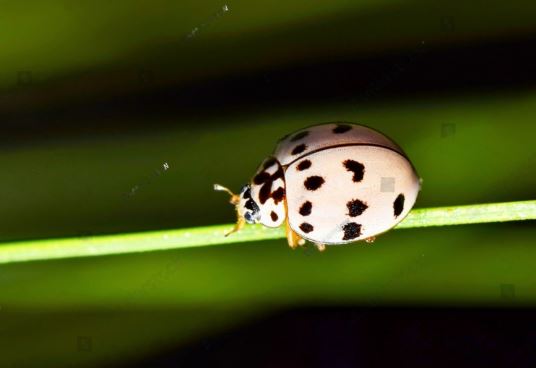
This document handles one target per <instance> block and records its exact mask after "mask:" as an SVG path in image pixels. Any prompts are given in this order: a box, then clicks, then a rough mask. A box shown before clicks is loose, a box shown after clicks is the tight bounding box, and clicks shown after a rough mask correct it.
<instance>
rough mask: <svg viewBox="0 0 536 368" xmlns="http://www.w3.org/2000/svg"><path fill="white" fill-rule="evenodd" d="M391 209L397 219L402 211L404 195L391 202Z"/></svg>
mask: <svg viewBox="0 0 536 368" xmlns="http://www.w3.org/2000/svg"><path fill="white" fill-rule="evenodd" d="M393 209H394V211H395V217H398V216H399V215H400V214H401V213H402V211H403V210H404V195H403V194H402V193H400V194H399V195H398V197H396V199H395V201H394V202H393Z"/></svg>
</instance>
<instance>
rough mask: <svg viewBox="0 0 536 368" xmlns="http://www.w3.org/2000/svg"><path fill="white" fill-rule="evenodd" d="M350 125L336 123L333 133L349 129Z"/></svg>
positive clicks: (341, 132)
mask: <svg viewBox="0 0 536 368" xmlns="http://www.w3.org/2000/svg"><path fill="white" fill-rule="evenodd" d="M351 129H352V126H351V125H348V124H337V126H336V127H335V128H333V133H335V134H343V133H346V132H347V131H349V130H351Z"/></svg>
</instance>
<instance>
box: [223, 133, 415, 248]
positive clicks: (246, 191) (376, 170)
mask: <svg viewBox="0 0 536 368" xmlns="http://www.w3.org/2000/svg"><path fill="white" fill-rule="evenodd" d="M420 188H421V179H420V178H419V176H418V175H417V173H416V171H415V168H414V167H413V165H412V164H411V162H410V160H409V158H408V157H407V155H406V154H405V153H404V151H403V150H402V149H401V148H400V147H399V146H398V145H397V144H396V143H394V142H393V141H392V140H391V139H389V138H387V137H386V136H385V135H383V134H382V133H380V132H378V131H376V130H374V129H371V128H369V127H366V126H362V125H357V124H350V123H328V124H321V125H315V126H311V127H308V128H304V129H302V130H299V131H297V132H294V133H292V134H289V135H287V136H285V137H283V138H281V139H280V141H279V142H278V144H277V147H276V148H275V151H274V153H273V154H272V156H270V157H268V158H267V159H266V160H264V162H262V164H261V165H260V167H259V168H258V170H257V172H256V174H255V176H254V177H253V179H252V180H251V182H250V183H249V184H246V185H244V186H243V187H242V189H241V190H240V194H233V193H232V192H231V191H230V190H229V189H227V188H225V187H223V186H221V185H218V184H216V185H214V189H215V190H222V191H226V192H228V193H229V194H230V195H231V201H230V202H231V203H232V204H233V205H235V208H236V212H237V217H238V220H237V222H236V225H235V227H234V228H233V229H232V230H231V231H230V232H229V233H227V234H226V236H227V235H229V234H231V233H233V232H236V231H239V230H240V229H242V227H243V226H244V225H245V223H248V224H254V223H260V224H263V225H264V226H267V227H279V226H281V225H283V224H285V227H286V235H287V240H288V244H289V246H290V247H291V248H293V249H294V248H296V247H298V245H304V244H305V240H308V241H310V242H312V243H314V244H315V245H316V246H317V248H318V249H319V250H324V249H325V246H326V245H335V244H347V243H351V242H355V241H359V240H366V241H367V242H372V241H374V239H375V237H376V235H378V234H381V233H384V232H386V231H387V230H389V229H391V228H393V227H394V226H395V225H397V224H398V223H399V222H400V221H402V219H404V217H405V216H406V215H407V214H408V213H409V211H410V210H411V208H412V207H413V205H414V204H415V200H416V199H417V195H418V193H419V191H420Z"/></svg>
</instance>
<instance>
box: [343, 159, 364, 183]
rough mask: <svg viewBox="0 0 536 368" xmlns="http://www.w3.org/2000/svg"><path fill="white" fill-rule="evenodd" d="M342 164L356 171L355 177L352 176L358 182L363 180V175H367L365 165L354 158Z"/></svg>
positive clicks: (349, 169) (347, 168)
mask: <svg viewBox="0 0 536 368" xmlns="http://www.w3.org/2000/svg"><path fill="white" fill-rule="evenodd" d="M342 164H343V165H344V167H345V168H346V170H348V171H351V172H353V173H354V177H353V178H352V180H353V181H354V182H356V183H357V182H360V181H361V180H363V176H364V175H365V166H363V164H361V163H359V162H357V161H354V160H346V161H344V162H343V163H342Z"/></svg>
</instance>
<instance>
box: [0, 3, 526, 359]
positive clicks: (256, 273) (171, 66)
mask: <svg viewBox="0 0 536 368" xmlns="http://www.w3.org/2000/svg"><path fill="white" fill-rule="evenodd" d="M113 3H114V4H113V5H111V4H110V3H109V2H106V1H77V2H68V1H53V0H46V1H25V2H2V7H1V11H0V24H2V28H3V31H2V32H1V34H0V50H1V53H0V55H1V57H0V90H1V99H0V117H1V119H2V124H3V127H4V133H2V139H1V142H2V143H1V144H0V152H1V154H0V167H1V168H2V176H1V177H2V180H1V181H0V193H2V197H1V200H0V219H1V221H0V238H1V239H2V240H4V241H9V240H17V239H29V238H46V237H61V236H73V235H84V234H99V233H116V232H125V231H141V230H149V229H165V228H181V227H189V226H202V225H210V224H217V223H230V222H232V221H234V212H233V209H232V208H231V207H230V205H228V203H227V198H226V196H225V195H223V194H221V193H215V192H213V191H212V184H213V183H215V182H217V183H221V184H224V185H227V186H230V187H232V188H234V189H235V190H236V189H238V188H239V187H240V186H241V185H242V184H243V183H245V182H246V181H247V180H248V179H249V178H250V176H251V175H252V173H253V172H254V170H255V168H256V166H257V165H258V163H259V162H260V161H262V159H263V158H264V157H266V156H267V155H268V154H269V153H270V152H271V150H272V149H273V147H274V144H275V142H276V141H277V139H278V138H279V137H281V136H283V135H285V134H286V133H288V132H290V131H293V130H296V129H299V128H301V127H303V126H306V125H310V124H312V123H316V122H325V121H336V120H346V121H352V122H356V123H364V124H366V125H369V126H372V127H374V128H376V129H378V130H380V131H382V132H384V133H386V134H387V135H389V136H390V137H393V138H394V139H395V140H396V141H397V142H398V143H399V144H400V145H401V146H402V147H403V148H404V149H405V151H406V152H407V154H408V155H409V156H410V158H411V159H412V161H413V163H414V165H415V167H416V168H417V170H418V172H419V174H420V175H421V176H422V178H423V180H424V183H423V190H422V192H421V195H420V197H419V199H418V201H417V207H428V206H442V205H457V204H469V203H486V202H499V201H513V200H524V199H534V188H535V187H536V174H535V172H536V171H535V165H534V164H535V160H536V150H535V149H534V137H535V136H536V126H535V124H534V120H535V117H536V90H535V88H534V85H535V83H534V76H533V75H531V74H530V73H527V74H526V76H525V75H524V74H523V72H522V71H523V70H525V69H523V68H527V63H528V62H527V60H522V57H520V55H518V54H516V53H510V51H509V50H511V49H512V47H513V49H514V50H518V51H519V50H524V49H530V47H532V46H534V42H533V41H532V36H533V35H535V34H536V33H535V32H536V21H535V19H536V17H535V16H536V4H535V3H534V2H533V1H512V2H508V3H496V4H495V3H491V4H490V3H489V2H485V1H472V2H470V3H469V4H467V3H465V2H461V1H460V2H452V1H435V2H429V1H404V2H403V1H380V0H374V1H372V0H367V1H360V2H355V1H343V0H340V1H330V2H308V1H271V2H250V1H232V2H228V3H221V2H215V1H204V2H202V3H200V2H196V1H181V2H176V1H151V2H149V1H116V2H113ZM225 4H226V5H227V6H228V9H229V11H227V12H224V11H223V10H222V7H223V5H225ZM195 28H197V31H194V29H195ZM482 45H484V46H485V52H484V54H485V55H492V56H496V60H494V57H492V58H488V57H487V56H484V57H483V56H482V53H481V52H480V51H479V50H480V49H479V47H483V46H482ZM486 45H491V46H486ZM503 45H506V46H503ZM512 45H514V46H512ZM486 47H487V48H486ZM509 47H510V48H509ZM423 50H424V51H423ZM460 50H463V51H460ZM472 50H474V53H472ZM486 50H487V51H486ZM400 55H401V56H400ZM453 55H454V56H453ZM398 57H400V58H401V59H400V58H398ZM497 60H499V61H497ZM376 61H377V62H376ZM339 62H342V63H344V68H346V69H344V70H345V72H346V71H348V70H351V71H352V73H355V74H356V75H359V74H360V73H361V70H360V69H358V68H361V67H362V66H363V65H364V66H365V67H366V68H365V67H363V70H362V73H363V75H364V77H365V81H366V82H364V84H361V85H359V84H356V85H355V87H354V86H352V85H346V84H345V81H347V80H346V79H345V78H344V73H345V72H344V73H343V74H342V75H341V74H337V69H339V68H342V67H341V66H340V65H341V64H336V63H339ZM354 62H355V65H356V66H355V68H353V67H352V65H353V63H354ZM333 63H335V64H333ZM518 63H519V64H520V65H521V66H518ZM376 65H378V67H376ZM532 65H534V64H532ZM304 68H305V69H304ZM307 68H312V69H311V70H313V71H312V72H306V73H305V74H304V73H302V71H303V70H307ZM467 69H468V70H469V72H467V71H464V70H467ZM516 69H517V70H518V71H519V70H521V72H518V73H517V74H516V73H515V72H516ZM371 70H373V71H374V73H372V74H371ZM527 70H529V71H530V68H527ZM316 71H320V72H321V75H318V77H319V80H318V83H317V82H316V81H315V74H316ZM475 71H476V73H475ZM479 72H482V75H481V76H480V77H479ZM296 73H297V74H299V75H301V76H302V77H301V78H302V79H293V76H294V75H296ZM300 73H301V74H300ZM330 73H335V74H334V77H333V79H329V78H328V79H327V80H328V82H326V78H325V77H326V75H328V76H329V75H330ZM510 73H514V74H510ZM474 74H476V75H474ZM303 75H305V76H306V77H307V78H306V79H307V82H306V84H307V86H309V87H307V88H303V91H300V89H299V88H300V86H299V85H303V84H304V79H303ZM430 75H433V76H436V77H437V78H438V79H437V80H439V81H443V82H445V83H444V85H443V84H441V83H436V82H434V83H428V84H427V83H426V81H427V80H429V79H428V76H430ZM367 78H368V79H367ZM243 80H248V81H249V82H248V83H245V84H244V82H243ZM213 81H216V82H213ZM375 81H376V82H375ZM458 81H459V83H458ZM339 82H340V84H341V88H340V90H339V89H338V88H337V84H338V83H339ZM212 83H215V84H212ZM274 85H275V87H274ZM317 85H318V91H315V87H316V86H317ZM197 86H201V87H199V88H200V89H197ZM266 90H267V91H268V92H265V93H264V94H263V92H262V91H266ZM163 91H164V92H163ZM289 91H290V92H289ZM302 92H303V93H302ZM316 92H318V93H319V94H318V95H315V93H316ZM237 96H238V97H237ZM315 96H316V97H315ZM162 101H164V102H163V103H162ZM164 163H167V164H168V165H169V169H168V170H165V171H164V170H163V169H162V165H163V164H164ZM136 186H137V189H135V190H134V189H133V188H135V187H136ZM129 193H131V195H129ZM535 236H536V232H535V229H534V222H527V223H516V224H490V225H472V226H460V227H448V228H434V229H413V230H400V231H395V232H390V233H388V234H385V235H384V236H382V237H380V238H379V239H378V240H377V241H376V243H375V244H374V245H373V246H364V245H361V244H356V245H353V246H346V247H335V248H330V249H329V250H328V251H327V252H325V253H323V254H319V253H318V252H316V251H315V250H314V249H311V248H308V249H305V250H297V251H291V250H289V249H288V248H287V246H286V243H285V241H284V240H279V241H271V242H259V243H254V244H240V245H228V246H221V247H210V249H208V248H207V249H195V250H183V251H169V252H156V253H149V254H142V255H123V256H109V257H99V258H89V259H73V260H62V261H50V262H33V263H25V264H13V265H2V266H1V267H0V350H1V354H0V366H2V367H4V366H13V367H15V366H17V367H20V366H28V367H31V366H36V367H37V366H39V367H45V366H54V367H63V366H84V365H85V364H87V365H88V366H94V365H95V364H97V363H98V364H110V365H113V364H116V363H118V362H128V361H131V360H136V359H138V358H140V357H142V356H146V355H149V354H154V353H157V352H158V351H160V350H162V349H167V348H173V347H177V346H181V344H186V343H192V342H198V341H202V339H203V337H204V336H209V335H210V334H214V333H217V332H219V331H223V330H225V329H227V328H232V327H234V326H238V325H241V324H244V323H247V322H248V321H249V320H251V319H255V318H259V317H260V316H263V315H265V314H267V313H271V312H273V311H274V310H278V309H280V308H286V307H291V306H295V305H365V306H377V305H441V306H450V305H458V306H474V305H479V306H496V305H509V306H511V305H516V306H517V305H519V306H527V305H530V306H532V305H534V303H535V302H536V282H535V279H534V276H533V275H534V260H535V259H536V249H535V248H534V245H533V243H534V239H535ZM0 246H1V245H0ZM512 290H513V293H512Z"/></svg>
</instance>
